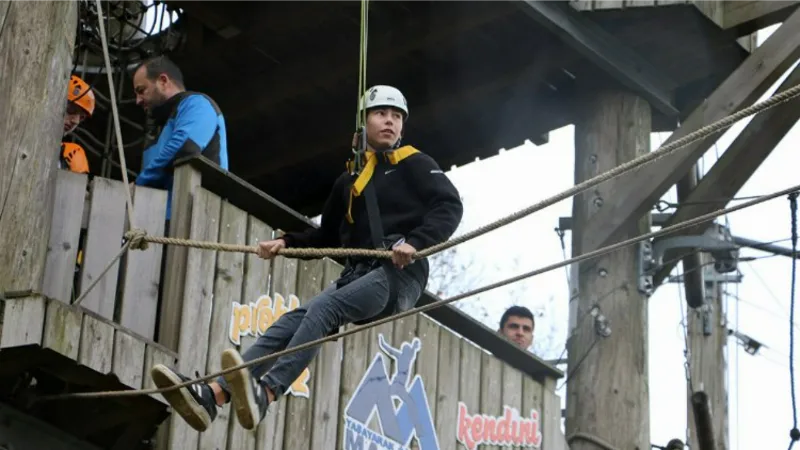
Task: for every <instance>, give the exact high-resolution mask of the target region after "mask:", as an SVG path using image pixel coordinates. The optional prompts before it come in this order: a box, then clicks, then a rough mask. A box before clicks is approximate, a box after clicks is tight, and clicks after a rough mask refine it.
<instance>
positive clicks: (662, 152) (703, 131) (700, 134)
mask: <svg viewBox="0 0 800 450" xmlns="http://www.w3.org/2000/svg"><path fill="white" fill-rule="evenodd" d="M798 95H800V85H797V86H794V87H792V88H789V89H787V90H785V91H783V92H781V93H779V94H775V95H774V96H772V97H770V98H768V99H766V100H764V101H762V102H760V103H756V104H754V105H752V106H750V107H748V108H745V109H742V110H740V111H738V112H736V113H734V114H731V115H729V116H726V117H724V118H722V119H720V120H718V121H716V122H714V123H712V124H709V125H707V126H704V127H702V128H700V129H698V130H697V131H694V132H692V133H689V134H687V135H686V136H684V137H682V138H680V139H677V140H675V141H673V142H671V143H669V144H666V145H662V146H661V147H660V148H659V149H658V150H655V151H653V152H650V153H647V154H645V155H643V156H640V157H638V158H636V159H633V160H631V161H629V162H627V163H624V164H621V165H619V166H617V167H615V168H614V169H611V170H609V171H607V172H604V173H602V174H599V175H597V176H595V177H593V178H590V179H588V180H586V181H584V182H582V183H580V184H577V185H575V186H573V187H572V188H570V189H567V190H565V191H563V192H561V193H559V194H556V195H554V196H552V197H549V198H547V199H545V200H543V201H541V202H539V203H536V204H534V205H531V206H529V207H527V208H524V209H522V210H519V211H517V212H515V213H513V214H510V215H508V216H506V217H503V218H501V219H499V220H496V221H494V222H492V223H489V224H487V225H484V226H482V227H480V228H477V229H475V230H473V231H470V232H468V233H465V234H463V235H461V236H458V237H454V238H452V239H450V240H449V241H446V242H442V243H440V244H436V245H433V246H431V247H428V248H425V249H423V250H418V251H417V252H416V253H415V254H414V255H413V259H421V258H426V257H429V256H431V255H433V254H436V253H439V252H441V251H444V250H447V249H449V248H451V247H455V246H456V245H459V244H463V243H464V242H467V241H469V240H472V239H474V238H476V237H479V236H482V235H484V234H486V233H488V232H490V231H494V230H496V229H498V228H501V227H503V226H506V225H508V224H511V223H513V222H515V221H517V220H520V219H522V218H524V217H527V216H529V215H531V214H533V213H535V212H537V211H540V210H542V209H544V208H546V207H548V206H551V205H553V204H556V203H558V202H560V201H562V200H565V199H567V198H570V197H572V196H574V195H576V194H580V193H581V192H584V191H586V190H588V189H590V188H592V187H594V186H596V185H598V184H600V183H603V182H605V181H608V180H611V179H613V178H617V177H619V176H621V175H623V174H625V173H627V172H630V171H631V170H633V169H636V168H638V167H640V166H643V165H645V164H649V163H652V162H654V161H657V160H659V159H661V158H663V157H665V156H667V155H669V154H671V153H673V152H675V151H676V150H679V149H681V148H683V147H686V146H687V145H689V144H692V143H694V142H696V141H699V140H701V139H704V138H706V137H707V136H709V135H711V134H714V133H716V132H719V131H721V130H723V129H725V128H728V127H730V126H731V125H733V124H734V123H736V122H738V121H739V120H742V119H744V118H746V117H749V116H751V115H754V114H757V113H759V112H763V111H766V110H768V109H770V108H773V107H775V106H777V105H779V104H781V103H784V102H786V101H789V100H791V99H794V98H795V97H797V96H798ZM137 232H138V233H140V234H141V233H142V232H141V231H137ZM139 242H153V243H161V244H168V245H179V246H186V247H194V248H203V249H208V250H217V251H224V252H246V253H257V252H258V248H257V247H255V246H242V245H235V244H225V243H221V242H205V241H197V240H191V239H176V238H167V237H155V236H150V235H147V234H146V233H144V234H143V235H141V238H140V239H139ZM131 249H139V247H137V246H134V245H131ZM278 255H281V256H285V257H289V258H292V257H317V258H323V257H326V256H327V257H339V256H365V257H371V258H387V259H389V258H391V257H392V252H391V251H388V250H373V249H361V248H335V249H334V248H304V249H296V248H284V249H281V250H279V251H278Z"/></svg>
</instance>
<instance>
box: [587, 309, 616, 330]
mask: <svg viewBox="0 0 800 450" xmlns="http://www.w3.org/2000/svg"><path fill="white" fill-rule="evenodd" d="M589 314H591V315H592V317H593V318H594V331H595V333H597V335H598V336H600V337H604V338H607V337H609V336H611V326H609V322H608V319H607V318H606V316H604V315H603V313H602V312H601V311H600V307H599V306H597V305H596V304H595V305H594V306H592V309H591V310H590V311H589Z"/></svg>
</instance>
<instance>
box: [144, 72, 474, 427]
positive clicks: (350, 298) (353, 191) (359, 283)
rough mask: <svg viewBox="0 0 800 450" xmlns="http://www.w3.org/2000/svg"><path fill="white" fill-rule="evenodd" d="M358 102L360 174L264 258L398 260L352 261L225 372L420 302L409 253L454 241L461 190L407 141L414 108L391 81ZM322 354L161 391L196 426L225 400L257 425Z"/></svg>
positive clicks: (174, 379)
mask: <svg viewBox="0 0 800 450" xmlns="http://www.w3.org/2000/svg"><path fill="white" fill-rule="evenodd" d="M361 105H362V108H364V109H365V110H366V112H367V115H366V124H365V127H364V129H365V130H366V148H365V150H366V151H360V152H359V154H358V155H357V159H358V156H360V159H361V160H364V161H365V163H364V167H363V168H361V170H358V172H355V169H356V168H357V167H355V166H356V165H355V164H353V163H352V162H351V163H348V165H347V168H348V170H347V171H345V172H344V173H342V174H341V175H340V176H339V178H338V179H337V180H336V181H335V183H334V185H333V188H332V190H331V193H330V195H329V197H328V199H327V201H326V203H325V206H324V209H323V212H322V222H321V226H320V228H312V229H308V230H306V231H304V232H297V233H287V234H286V235H284V236H282V237H280V238H278V239H274V240H270V241H265V242H260V243H259V249H258V255H259V256H260V257H262V258H266V259H271V258H274V257H275V256H276V255H277V254H278V252H279V251H280V250H281V249H283V248H289V247H297V248H300V247H313V248H324V247H359V248H372V249H374V248H376V246H377V247H381V248H383V249H391V250H392V259H391V262H390V261H389V260H388V259H384V260H381V261H376V260H372V259H361V258H348V259H347V261H346V263H345V267H344V270H343V271H342V273H341V275H340V278H339V279H338V280H337V281H336V283H335V284H332V285H331V286H329V287H328V288H326V289H325V290H324V291H323V292H322V293H321V294H319V295H317V296H316V297H314V298H313V299H311V300H310V301H308V302H307V303H305V304H303V305H301V306H300V307H298V308H296V309H294V310H292V311H289V312H287V313H285V314H283V315H282V316H281V317H280V319H278V321H277V322H275V324H273V325H272V326H271V327H270V328H269V329H267V331H266V332H265V333H264V334H263V335H261V336H259V338H258V340H257V341H256V343H255V344H254V345H253V346H252V347H250V348H249V349H248V350H247V351H246V352H245V353H244V355H240V354H239V353H238V352H237V351H236V350H235V349H228V350H225V351H224V352H222V355H221V363H222V367H223V369H228V368H231V367H234V366H237V365H240V364H243V363H244V361H251V360H253V359H256V358H259V357H263V356H265V355H268V354H272V353H274V352H277V351H281V350H284V349H286V348H292V347H295V346H298V345H302V344H304V343H307V342H311V341H314V340H316V339H321V338H323V337H325V336H328V335H330V334H332V333H335V332H336V331H337V330H338V329H339V328H340V327H342V326H345V325H347V324H349V323H355V324H364V323H368V322H371V321H374V320H377V319H379V318H383V317H386V316H388V315H391V314H395V313H398V312H401V311H407V310H409V309H411V308H413V307H414V306H415V304H416V303H417V300H418V299H419V297H420V296H421V294H422V291H423V290H424V287H425V285H426V284H427V279H428V261H427V260H426V259H417V260H412V256H413V255H414V254H415V252H416V251H417V250H421V249H423V248H427V247H430V246H432V245H435V244H438V243H441V242H444V241H446V240H447V239H449V238H450V236H452V234H453V233H454V232H455V230H456V228H457V227H458V225H459V223H460V222H461V217H462V214H463V206H462V204H461V199H460V197H459V194H458V191H457V190H456V188H455V186H453V184H452V183H451V182H450V180H449V179H448V178H447V176H446V175H445V174H444V173H443V171H442V170H441V169H440V168H439V166H438V165H437V163H436V162H435V161H434V160H433V159H432V158H431V157H429V156H428V155H426V154H424V153H422V152H420V151H418V150H416V149H415V148H413V147H411V146H403V147H400V138H401V136H402V133H403V125H404V123H405V121H406V120H407V118H408V112H409V111H408V106H407V103H406V99H405V97H404V96H403V94H402V93H401V92H400V91H399V90H397V89H395V88H393V87H390V86H374V87H372V88H371V89H369V90H368V91H367V92H366V94H365V95H364V97H363V98H362V99H361ZM357 136H358V135H357ZM362 142H363V141H362ZM376 244H377V245H376ZM318 351H319V347H318V346H317V347H312V348H308V349H305V350H303V351H299V352H294V353H290V354H287V355H284V356H282V357H280V358H277V359H276V360H269V361H266V362H264V363H261V364H256V365H253V366H250V367H249V369H248V368H243V369H240V370H237V371H234V372H231V373H228V374H226V375H224V376H223V377H220V378H218V379H217V380H216V381H214V382H211V383H202V382H201V383H195V384H192V385H190V386H188V387H183V388H180V389H177V390H172V391H169V392H165V393H163V394H162V395H163V396H164V398H165V399H166V400H167V402H169V404H170V405H172V408H173V410H174V411H176V412H178V414H180V415H181V416H182V417H183V418H184V420H186V421H187V422H188V423H189V425H191V426H192V427H193V428H195V429H197V430H199V431H204V430H206V429H207V428H208V426H209V425H210V423H211V422H212V421H213V420H214V418H215V417H216V415H217V408H218V407H222V405H224V404H226V403H228V402H232V403H233V405H232V408H233V410H234V411H235V412H236V417H237V418H238V420H239V423H240V424H241V425H242V426H243V427H244V428H246V429H248V430H252V429H255V428H256V427H257V426H258V424H259V423H260V422H261V420H263V418H264V416H265V414H266V411H267V407H268V406H269V405H270V404H271V403H272V402H274V401H276V400H277V399H279V398H280V397H281V395H283V394H284V392H285V391H286V390H287V388H289V386H291V384H292V383H293V382H294V380H295V379H297V377H298V376H300V374H301V373H302V371H303V369H305V368H306V367H307V366H308V365H309V363H310V362H311V360H312V359H313V358H314V357H315V355H316V354H317V352H318ZM151 375H152V377H153V381H154V383H155V384H156V386H158V387H159V388H168V387H171V386H175V385H176V384H180V383H182V382H185V381H187V380H188V378H187V377H185V376H184V375H182V374H179V373H177V372H175V371H173V370H171V369H169V368H167V367H165V366H163V365H156V366H155V367H154V368H153V370H152V373H151Z"/></svg>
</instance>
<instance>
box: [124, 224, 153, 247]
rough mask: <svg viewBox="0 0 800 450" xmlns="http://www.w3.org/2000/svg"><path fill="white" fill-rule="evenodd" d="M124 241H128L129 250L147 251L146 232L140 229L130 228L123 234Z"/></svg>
mask: <svg viewBox="0 0 800 450" xmlns="http://www.w3.org/2000/svg"><path fill="white" fill-rule="evenodd" d="M125 240H127V241H128V247H129V248H130V249H131V250H147V248H148V247H149V244H148V242H147V231H146V230H142V229H141V228H131V229H130V230H128V231H126V232H125Z"/></svg>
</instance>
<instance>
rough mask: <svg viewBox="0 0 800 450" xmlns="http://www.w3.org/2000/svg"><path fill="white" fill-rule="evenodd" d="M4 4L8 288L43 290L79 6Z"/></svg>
mask: <svg viewBox="0 0 800 450" xmlns="http://www.w3.org/2000/svg"><path fill="white" fill-rule="evenodd" d="M0 9H3V10H5V14H4V15H3V17H2V28H0V61H3V68H2V72H3V75H2V76H0V105H3V106H2V107H0V136H2V140H0V168H2V169H0V249H2V252H0V267H2V270H0V289H2V290H4V291H12V290H19V291H24V290H28V289H31V290H33V291H40V290H41V284H42V277H43V275H44V266H45V255H46V252H47V243H48V236H49V235H50V223H51V221H52V215H53V204H52V203H53V197H54V195H53V191H54V187H55V181H56V177H55V171H56V170H58V169H57V168H56V157H55V154H54V152H55V151H56V149H58V145H59V142H61V140H60V139H61V137H62V135H63V130H62V125H61V124H62V122H63V114H64V108H65V107H66V103H65V102H64V92H65V91H66V89H67V82H68V81H69V73H70V70H71V69H72V51H73V48H72V47H73V42H74V40H75V30H76V25H77V23H78V6H77V4H76V3H75V2H6V3H3V4H2V5H0ZM43 62H44V63H43ZM26 301H28V302H33V301H34V300H26ZM36 301H38V300H36ZM6 320H7V321H8V320H10V318H9V317H6Z"/></svg>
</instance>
